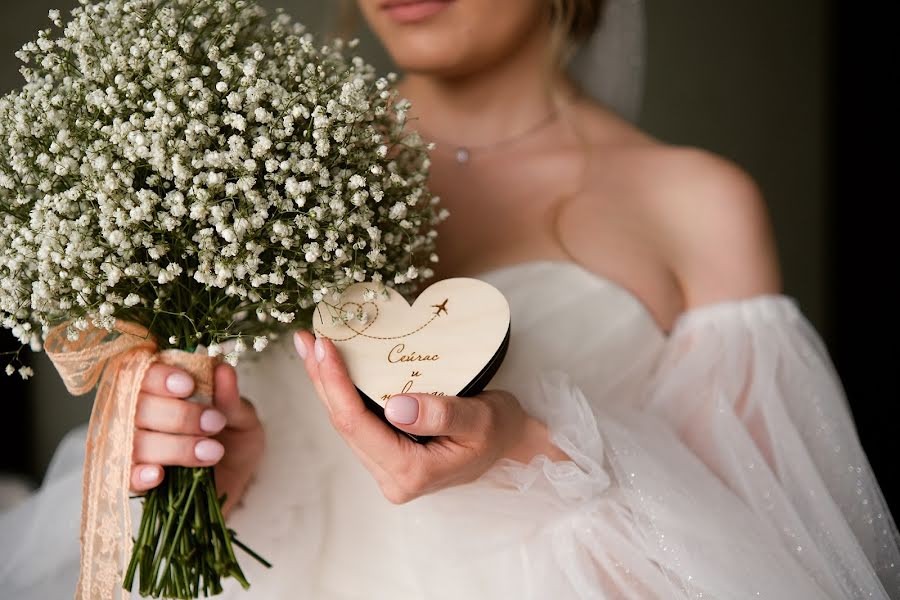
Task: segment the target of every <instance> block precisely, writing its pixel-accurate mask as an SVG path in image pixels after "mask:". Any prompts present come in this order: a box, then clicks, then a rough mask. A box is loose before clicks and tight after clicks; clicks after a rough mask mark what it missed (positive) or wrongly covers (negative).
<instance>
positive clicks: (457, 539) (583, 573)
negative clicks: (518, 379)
mask: <svg viewBox="0 0 900 600" xmlns="http://www.w3.org/2000/svg"><path fill="white" fill-rule="evenodd" d="M602 359H603V357H597V360H602ZM577 379H578V378H577V376H575V375H573V374H566V373H559V372H553V373H542V374H540V375H539V376H538V378H537V381H536V382H535V384H534V385H531V386H528V387H527V389H529V390H531V392H530V393H526V392H524V391H520V392H519V394H518V395H519V396H520V400H521V401H522V403H523V405H525V407H526V408H527V410H528V411H529V412H531V413H532V414H534V415H535V416H537V417H539V418H541V419H542V420H543V421H544V422H545V423H547V425H548V427H549V429H550V432H551V437H552V439H553V441H554V443H555V444H556V445H557V446H559V447H560V448H561V449H562V450H564V451H565V452H566V453H567V454H568V455H569V456H570V457H571V458H572V461H571V462H569V461H567V462H557V463H554V462H551V461H550V460H548V459H547V458H546V457H543V456H540V457H536V458H535V459H534V460H533V461H532V462H531V464H529V465H522V464H519V463H513V462H511V461H502V462H501V463H499V464H498V465H497V466H495V468H494V469H493V470H491V471H490V472H489V473H488V474H486V475H485V476H484V477H482V478H481V479H480V480H479V481H477V482H475V483H474V484H472V485H469V486H463V487H461V488H457V489H456V490H453V491H451V492H450V493H447V494H443V493H442V494H439V495H436V496H435V497H433V498H430V499H427V500H425V501H424V502H422V503H421V506H420V510H422V511H423V512H424V513H427V512H429V511H439V513H440V518H428V516H427V514H423V516H420V518H418V519H416V520H414V524H413V525H411V528H412V529H414V530H416V531H418V532H419V533H423V534H426V535H431V536H433V539H432V540H431V542H432V543H433V544H440V545H442V546H443V547H444V548H451V549H452V552H450V553H449V555H448V556H446V557H444V560H443V561H442V565H441V567H439V568H440V569H442V570H443V572H444V575H445V576H444V577H443V579H444V580H445V581H447V582H448V584H447V585H448V586H449V588H452V587H453V581H454V575H455V574H456V575H457V576H458V575H461V574H462V573H468V574H469V576H471V573H473V572H477V569H478V567H476V566H475V565H476V564H477V565H478V566H479V567H480V568H481V569H482V570H483V571H485V572H486V573H487V572H490V573H496V572H498V571H499V572H510V573H512V572H516V573H526V574H527V575H525V576H524V577H518V578H517V579H516V580H515V581H507V582H506V583H505V585H506V586H507V587H505V588H504V590H502V591H500V590H498V593H499V596H498V597H510V598H511V597H516V598H548V597H560V598H562V597H565V598H660V599H662V598H666V599H669V598H697V597H703V598H722V599H724V598H755V597H764V598H804V599H805V598H832V599H835V600H837V599H843V598H888V597H890V596H889V593H890V594H891V595H897V594H900V576H898V565H900V562H898V556H900V555H898V547H897V540H898V535H897V530H896V527H895V525H894V523H893V521H892V519H891V516H890V513H889V512H888V510H887V507H886V505H885V502H884V499H883V497H882V495H881V493H880V491H879V488H878V485H877V483H876V481H875V479H874V477H873V475H872V472H871V470H870V468H869V465H868V463H867V461H866V458H865V455H864V454H863V452H862V449H861V447H860V445H859V442H858V439H857V436H856V432H855V429H854V426H853V423H852V420H851V418H850V414H849V412H848V410H847V405H846V401H845V399H844V395H843V393H842V390H841V386H840V383H839V381H838V380H837V378H836V376H835V372H834V369H833V367H832V365H831V364H830V362H829V359H828V357H827V354H826V351H825V349H824V347H823V345H822V343H821V341H820V340H819V338H818V337H817V335H816V334H815V332H814V331H813V329H812V328H811V327H810V325H809V324H808V323H807V322H806V321H805V320H804V318H803V317H802V315H801V314H800V312H799V311H798V310H797V307H796V306H795V304H794V303H793V301H791V300H790V299H788V298H785V297H781V296H769V297H759V298H754V299H750V300H745V301H740V302H733V303H725V304H718V305H715V306H709V307H705V308H701V309H697V310H694V311H691V312H689V313H687V314H685V315H684V316H683V317H682V318H681V319H680V320H679V322H678V323H677V325H676V327H675V328H674V330H673V332H672V333H671V335H670V336H669V337H668V339H667V340H666V341H665V346H664V348H663V350H662V352H661V355H660V358H659V360H658V362H657V363H656V364H655V367H654V368H653V370H652V374H651V376H650V377H649V378H647V379H646V380H645V381H644V383H643V384H642V385H641V386H638V389H637V391H636V392H635V393H634V394H633V395H632V396H631V397H628V398H621V399H618V400H616V401H611V400H610V399H609V398H605V397H603V396H602V394H600V395H598V396H597V397H594V395H593V394H592V391H591V390H590V389H587V387H585V386H579V385H578V383H577ZM523 389H525V388H524V387H523ZM450 539H452V540H454V543H452V544H451V543H448V542H447V540H450ZM509 540H526V541H524V542H519V543H518V549H517V551H516V552H509V551H508V550H509V548H508V545H507V542H508V541H509ZM413 560H415V558H413ZM423 569H424V566H423ZM435 569H436V567H435V566H434V565H429V566H428V568H427V569H425V571H426V572H429V573H431V574H434V573H435ZM495 579H496V578H495ZM501 579H502V578H501ZM491 581H493V579H491V577H489V576H488V575H487V574H486V575H485V577H484V582H485V585H489V584H490V582H491ZM423 585H424V584H423ZM441 597H442V598H443V597H444V596H441ZM447 597H451V596H450V595H448V596H447Z"/></svg>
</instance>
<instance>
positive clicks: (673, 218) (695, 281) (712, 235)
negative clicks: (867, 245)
mask: <svg viewBox="0 0 900 600" xmlns="http://www.w3.org/2000/svg"><path fill="white" fill-rule="evenodd" d="M586 121H587V122H588V123H592V125H589V126H588V128H587V130H588V132H589V135H590V136H591V137H592V138H593V140H592V149H593V156H592V159H591V160H592V169H591V170H592V173H593V176H592V177H591V178H590V179H589V185H588V189H586V190H585V192H586V194H585V198H586V201H587V202H588V203H593V202H594V200H593V199H594V198H602V197H604V196H608V195H609V191H610V190H615V196H616V197H617V198H618V200H617V201H616V202H615V203H614V205H612V206H606V207H605V210H616V211H620V212H624V213H627V214H628V215H629V217H630V220H631V221H632V222H638V223H640V226H639V228H638V229H639V230H640V231H641V232H642V233H643V234H644V236H643V241H644V243H645V244H647V245H650V246H652V247H653V250H654V255H655V256H657V257H659V260H660V261H661V262H663V263H664V265H665V267H666V270H667V271H668V272H669V273H670V274H671V277H672V279H673V280H674V281H675V283H676V284H677V286H678V288H680V292H681V296H682V308H684V309H687V308H692V307H696V306H701V305H704V304H711V303H715V302H720V301H725V300H733V299H740V298H746V297H752V296H755V295H760V294H766V293H776V292H778V291H779V290H780V286H781V284H780V274H779V270H778V263H777V257H776V251H775V244H774V241H773V236H772V231H771V226H770V222H769V217H768V211H767V209H766V206H765V202H764V200H763V197H762V194H761V193H760V190H759V188H758V186H757V185H756V183H755V182H754V180H753V179H752V178H751V177H750V176H749V175H748V174H747V173H746V172H745V171H744V170H743V169H741V168H740V167H738V166H737V165H735V164H733V163H732V162H730V161H728V160H726V159H723V158H721V157H719V156H716V155H714V154H712V153H709V152H706V151H703V150H699V149H695V148H685V147H675V146H669V145H666V144H662V143H660V142H658V141H656V140H653V139H652V138H650V137H649V136H647V135H646V134H644V133H643V132H640V131H639V130H638V129H636V128H634V127H633V126H631V125H630V124H628V123H625V122H624V121H619V120H617V119H616V118H615V117H610V116H609V115H602V114H601V115H599V116H597V115H595V116H594V117H591V116H588V117H587V119H586ZM603 131H605V132H607V135H606V136H602V135H601V132H603Z"/></svg>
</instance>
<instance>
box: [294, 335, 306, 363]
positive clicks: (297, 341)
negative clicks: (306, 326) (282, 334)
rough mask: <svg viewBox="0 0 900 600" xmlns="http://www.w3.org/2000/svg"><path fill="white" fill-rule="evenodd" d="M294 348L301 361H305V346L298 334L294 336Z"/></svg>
mask: <svg viewBox="0 0 900 600" xmlns="http://www.w3.org/2000/svg"><path fill="white" fill-rule="evenodd" d="M294 348H296V349H297V354H298V355H299V356H300V358H302V359H303V360H306V344H304V343H303V340H301V339H300V334H299V333H295V334H294Z"/></svg>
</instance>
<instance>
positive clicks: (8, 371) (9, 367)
mask: <svg viewBox="0 0 900 600" xmlns="http://www.w3.org/2000/svg"><path fill="white" fill-rule="evenodd" d="M15 372H16V368H15V367H14V366H12V365H6V374H7V375H12V374H13V373H15Z"/></svg>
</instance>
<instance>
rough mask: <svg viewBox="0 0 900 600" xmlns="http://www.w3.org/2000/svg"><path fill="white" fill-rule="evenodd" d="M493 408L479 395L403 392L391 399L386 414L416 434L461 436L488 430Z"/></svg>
mask: <svg viewBox="0 0 900 600" xmlns="http://www.w3.org/2000/svg"><path fill="white" fill-rule="evenodd" d="M491 410H492V409H491V407H490V406H489V405H488V404H486V403H485V402H482V401H480V400H478V399H477V398H457V397H455V396H431V395H429V394H403V395H398V396H391V398H389V399H388V401H387V404H386V405H385V408H384V416H386V417H387V418H388V420H389V421H390V422H391V423H393V424H394V425H396V426H397V427H398V428H400V429H402V430H403V431H406V432H409V433H412V434H414V435H427V436H453V437H458V436H470V435H483V434H485V433H486V432H487V431H488V430H489V429H490V426H491Z"/></svg>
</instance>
